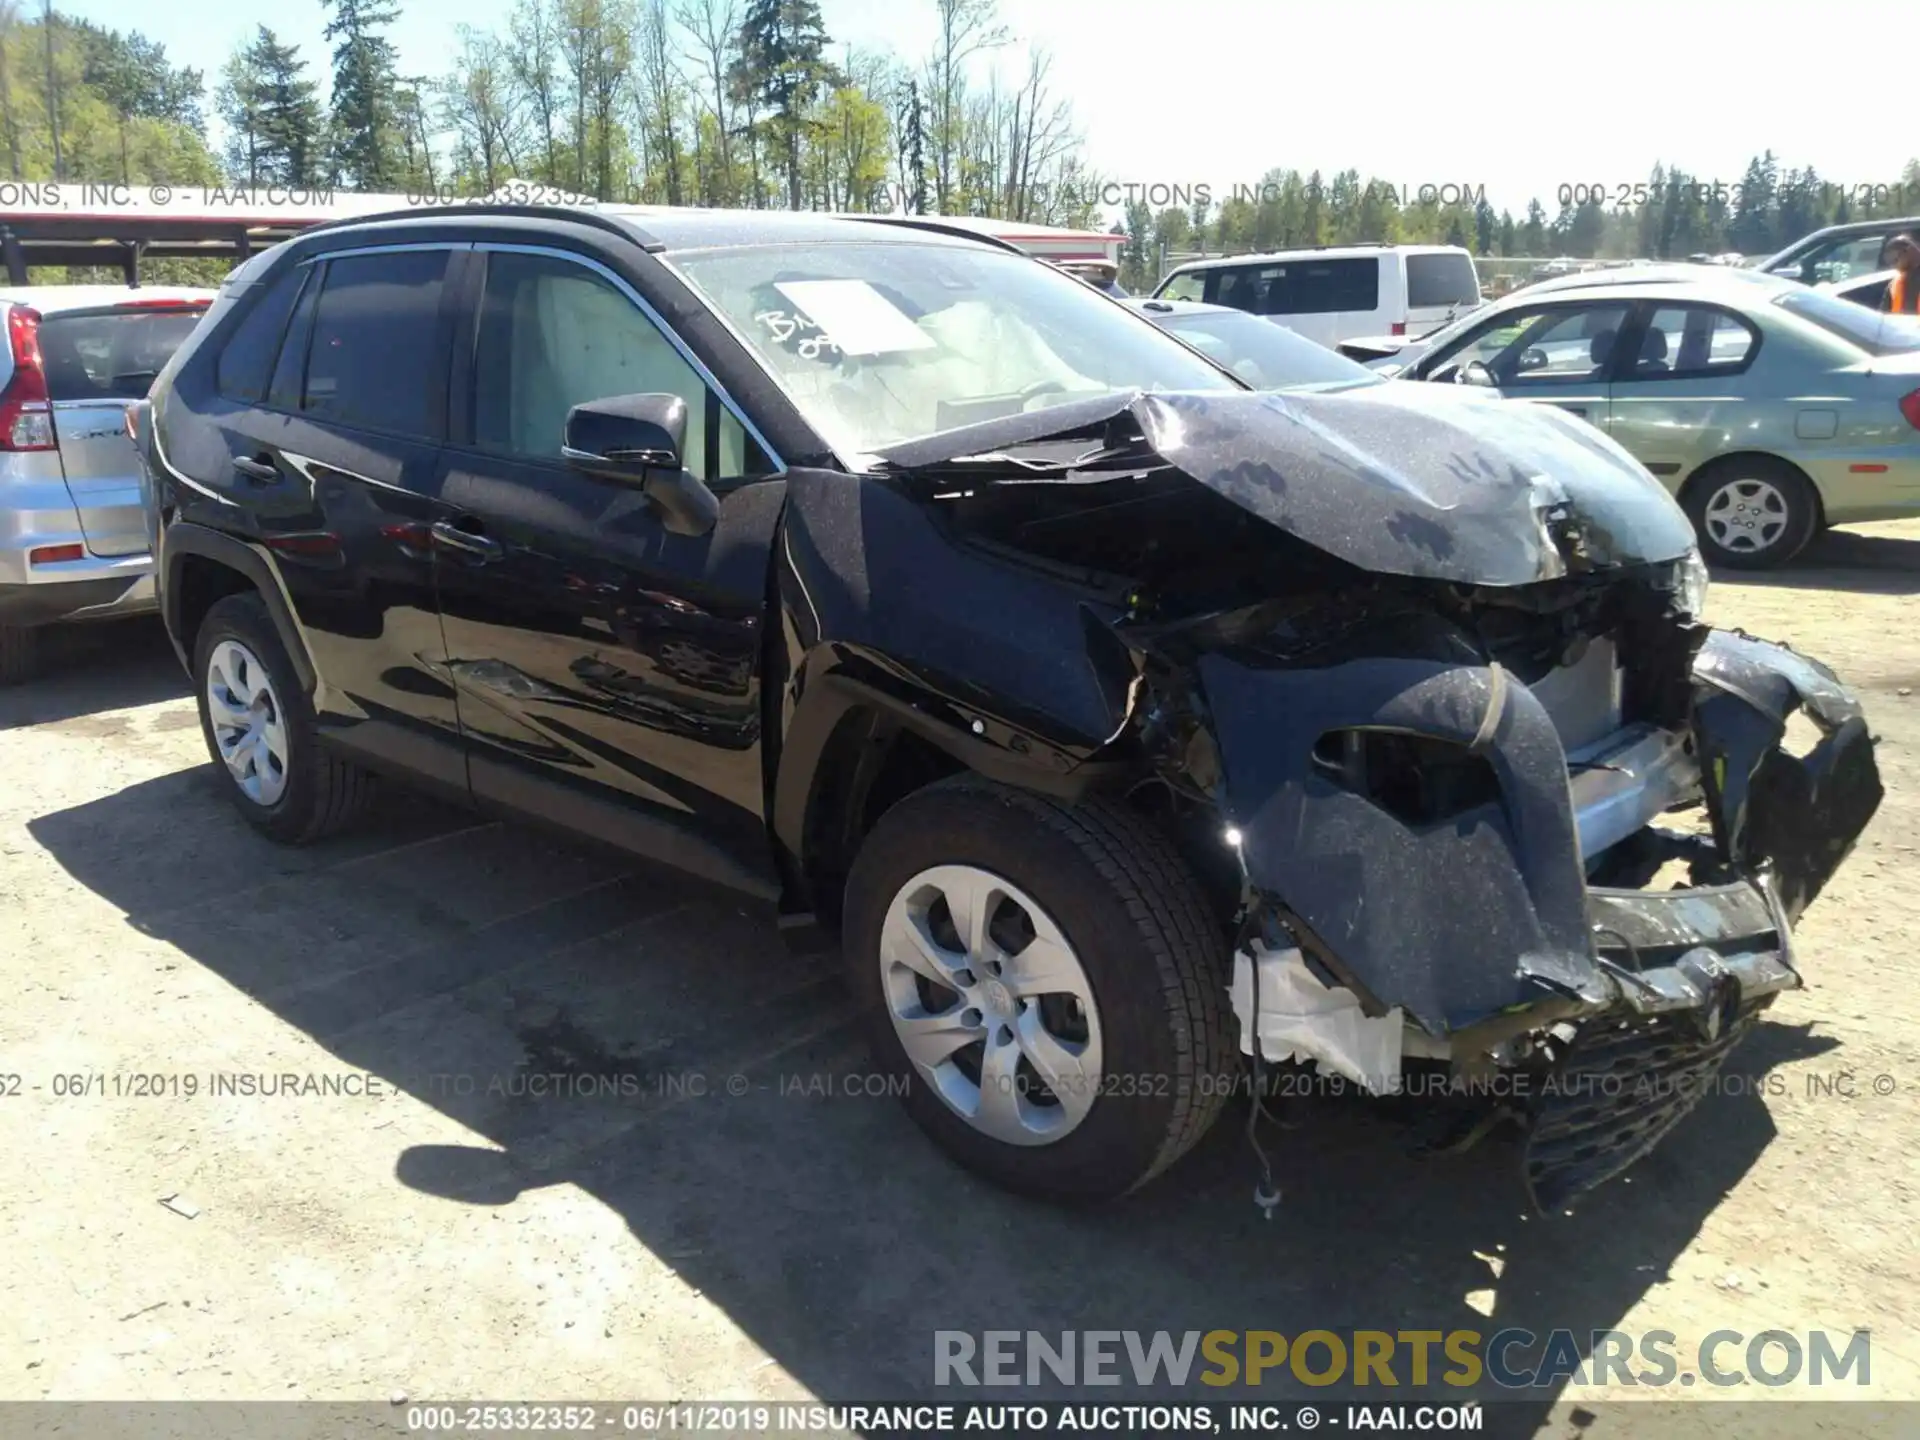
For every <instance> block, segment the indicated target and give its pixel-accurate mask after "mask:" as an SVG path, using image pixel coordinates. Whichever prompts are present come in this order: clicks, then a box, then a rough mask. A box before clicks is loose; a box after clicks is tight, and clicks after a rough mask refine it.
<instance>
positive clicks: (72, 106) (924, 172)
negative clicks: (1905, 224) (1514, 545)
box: [0, 0, 1920, 285]
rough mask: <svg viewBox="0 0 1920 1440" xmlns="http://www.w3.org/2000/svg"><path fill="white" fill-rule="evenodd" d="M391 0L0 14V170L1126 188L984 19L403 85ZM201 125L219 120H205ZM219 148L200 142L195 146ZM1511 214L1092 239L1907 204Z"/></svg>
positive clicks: (1470, 208) (481, 34)
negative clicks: (305, 22) (873, 39)
mask: <svg viewBox="0 0 1920 1440" xmlns="http://www.w3.org/2000/svg"><path fill="white" fill-rule="evenodd" d="M397 3H398V0H322V4H323V6H324V7H325V13H326V17H327V19H326V26H325V30H324V39H325V43H326V45H327V47H328V49H327V52H326V53H325V54H324V55H323V56H319V57H310V56H307V55H304V54H302V53H301V51H300V49H299V47H298V46H296V45H292V44H289V43H287V42H286V41H284V40H283V39H281V38H280V37H279V36H278V35H276V34H275V33H274V31H273V30H272V29H271V27H269V26H267V25H265V24H261V25H259V26H258V27H257V28H256V30H255V32H254V34H253V35H252V36H251V37H250V38H249V39H248V40H247V41H246V42H245V43H244V44H242V45H241V46H240V47H239V48H238V49H237V50H236V51H235V53H234V54H233V55H232V56H231V57H230V58H229V59H228V60H227V61H226V63H225V64H224V65H223V66H222V67H221V70H220V72H219V74H218V75H216V76H213V77H211V81H209V77H207V76H205V75H204V74H203V73H202V72H201V71H199V70H196V69H193V68H191V67H188V66H184V65H176V64H175V63H173V62H172V61H171V60H170V59H169V58H168V56H167V55H166V53H165V50H164V49H163V48H162V47H161V46H159V45H157V44H155V43H154V42H152V41H151V40H149V39H147V38H146V37H144V36H142V35H140V34H139V33H137V32H133V31H128V32H126V33H121V32H119V31H115V30H111V29H108V28H105V27H103V26H99V25H95V24H91V23H89V22H86V21H82V20H78V19H75V18H73V17H70V16H66V15H63V14H60V13H59V12H57V11H54V12H51V13H43V14H41V15H24V14H23V13H22V11H21V3H20V0H0V164H4V165H5V166H6V167H7V172H8V174H9V175H10V176H11V178H13V179H15V180H30V179H45V178H53V179H72V180H105V181H119V182H121V183H128V184H131V183H135V182H140V181H146V182H155V181H166V182H171V183H176V184H178V183H187V184H194V183H201V184H205V183H212V182H215V181H230V182H234V183H237V184H243V185H286V186H297V187H302V188H309V189H323V188H338V189H346V190H364V191H393V192H412V193H415V194H433V195H442V196H447V197H453V196H471V195H482V194H486V193H489V192H491V191H492V190H494V189H496V188H498V187H499V186H500V185H502V184H503V183H504V182H506V181H508V180H517V181H524V182H531V183H534V184H538V185H543V186H551V187H554V188H556V189H563V190H566V191H570V192H574V193H579V194H583V195H591V196H594V197H596V198H600V199H618V200H626V201H632V202H640V203H653V204H670V205H709V206H729V207H733V206H744V207H756V208H789V209H803V208H811V209H830V210H899V209H907V210H913V211H916V212H923V213H933V214H955V215H984V216H994V217H999V218H1004V219H1010V220H1016V221H1024V222H1033V223H1041V224H1054V225H1067V226H1074V227H1083V228H1090V227H1106V226H1108V225H1109V224H1110V221H1109V218H1108V217H1109V215H1110V213H1111V212H1112V211H1113V209H1114V208H1115V206H1114V204H1113V197H1114V195H1115V194H1116V193H1124V194H1129V195H1131V194H1132V193H1133V192H1134V191H1135V190H1147V191H1151V190H1152V189H1154V188H1157V187H1135V186H1129V185H1125V184H1118V183H1116V182H1114V180H1113V179H1112V177H1107V176H1103V175H1101V174H1100V173H1098V172H1095V171H1093V170H1091V169H1090V168H1089V167H1088V166H1087V164H1086V162H1085V160H1084V158H1083V142H1084V137H1083V135H1082V133H1081V131H1080V129H1079V127H1078V125H1077V123H1076V120H1075V117H1074V113H1073V108H1072V105H1071V103H1070V101H1069V100H1068V99H1067V97H1066V96H1064V95H1063V94H1062V93H1061V92H1060V89H1059V87H1058V85H1057V83H1056V82H1055V80H1054V77H1053V68H1052V60H1051V57H1050V56H1049V55H1048V54H1047V53H1045V52H1044V51H1042V50H1036V49H1027V48H1023V47H1018V46H1016V45H1015V44H1014V39H1013V37H1012V36H1011V35H1010V34H1009V33H1008V30H1007V28H1006V26H1005V25H1004V24H1003V23H1002V22H1001V20H1000V18H999V16H998V14H997V10H996V0H902V3H912V4H918V5H923V6H931V13H932V18H933V19H934V20H935V22H936V23H935V39H934V43H933V45H932V46H931V48H930V50H929V51H928V53H926V54H924V55H921V56H918V57H911V58H907V57H901V56H898V55H894V54H890V53H884V52H877V51H866V50H861V49H859V48H858V47H854V46H849V45H842V44H839V43H837V42H836V41H835V40H834V39H833V37H832V36H831V35H830V34H829V33H828V31H827V29H826V25H825V22H824V19H823V17H822V15H821V11H820V6H819V4H818V0H515V4H514V6H513V8H512V9H511V10H510V11H509V13H508V16H507V18H506V20H505V22H504V24H502V25H501V26H500V27H499V28H497V29H493V30H485V29H478V28H473V27H460V28H459V29H458V30H457V31H456V33H455V35H454V36H453V37H452V38H453V44H452V51H451V56H450V62H449V64H448V66H447V68H446V69H445V70H444V71H442V72H440V73H436V74H406V73H402V69H401V64H400V57H399V54H398V52H397V50H396V49H395V47H394V45H393V43H392V41H391V40H390V39H389V38H388V34H387V31H388V28H389V27H390V26H391V25H392V23H393V21H394V19H395V18H396V15H397ZM215 117H217V119H218V122H219V123H218V126H217V130H216V129H215V127H213V126H212V125H211V124H210V123H209V122H210V121H211V120H212V119H214V118H215ZM216 136H217V139H216ZM1550 198H1551V202H1552V204H1553V207H1554V208H1553V209H1551V210H1550V209H1549V202H1548V201H1544V200H1540V199H1536V200H1534V201H1532V202H1531V203H1529V204H1528V206H1527V207H1526V208H1525V210H1524V212H1523V213H1521V214H1520V215H1518V216H1516V215H1515V214H1513V213H1512V212H1511V211H1506V210H1502V211H1496V210H1495V209H1494V207H1493V206H1492V205H1491V204H1490V203H1489V202H1488V201H1487V200H1486V198H1485V196H1484V194H1483V193H1481V192H1480V191H1479V187H1474V186H1468V185H1445V186H1426V187H1418V188H1417V189H1416V190H1415V191H1414V192H1413V193H1408V191H1407V190H1406V189H1405V188H1403V187H1400V186H1396V185H1395V184H1392V183H1388V182H1385V181H1382V180H1380V179H1378V178H1373V177H1368V178H1363V177H1362V176H1361V174H1360V173H1359V172H1358V171H1356V170H1345V171H1340V172H1333V173H1331V174H1329V172H1323V171H1318V170H1313V171H1305V172H1303V171H1300V170H1294V169H1276V170H1272V171H1269V172H1268V173H1267V174H1266V175H1265V176H1264V177H1263V178H1262V180H1261V182H1260V184H1258V185H1257V186H1253V187H1249V189H1248V192H1247V193H1240V194H1230V195H1224V196H1221V197H1220V198H1218V199H1215V198H1213V197H1211V196H1205V197H1201V198H1196V199H1194V200H1192V201H1191V203H1186V204H1179V205H1172V206H1163V207H1160V208H1152V207H1150V206H1149V205H1148V204H1147V203H1146V202H1145V201H1144V200H1142V199H1133V200H1132V201H1131V203H1128V204H1126V205H1124V207H1122V208H1121V218H1120V219H1119V220H1118V221H1117V222H1113V223H1111V229H1112V230H1113V232H1114V233H1116V234H1118V235H1120V236H1122V237H1123V248H1122V255H1123V259H1124V261H1125V278H1126V279H1127V280H1128V281H1130V282H1131V283H1132V284H1134V285H1142V284H1150V283H1151V282H1152V281H1153V280H1154V279H1155V278H1157V275H1158V273H1159V271H1160V269H1161V267H1162V266H1163V265H1164V264H1165V263H1166V261H1167V259H1168V258H1169V257H1171V256H1173V255H1177V254H1190V253H1193V252H1196V251H1204V252H1206V253H1215V254H1218V253H1229V252H1244V251H1258V250H1274V249H1289V248H1295V247H1300V246H1308V245H1333V244H1343V243H1352V242H1356V241H1380V242H1388V243H1392V242H1426V243H1451V244H1457V245H1463V246H1465V247H1467V248H1468V249H1471V250H1473V251H1475V252H1476V253H1477V254H1479V255H1481V256H1486V257H1497V256H1535V257H1546V256H1553V255H1568V256H1575V257H1581V258H1589V257H1609V258H1631V257H1634V256H1646V257H1649V258H1674V257H1684V256H1686V255H1690V254H1696V253H1700V252H1707V253H1720V252H1724V251H1729V250H1737V251H1740V252H1742V253H1745V254H1749V255H1754V254H1767V253H1771V252H1772V251H1773V250H1776V249H1778V248H1781V247H1782V246H1784V245H1786V244H1788V243H1791V242H1792V241H1793V240H1795V239H1798V238H1799V237H1800V236H1802V235H1804V234H1806V233H1808V232H1809V231H1811V230H1814V229H1817V228H1819V227H1820V226H1822V225H1827V224H1834V223H1839V222H1842V221H1845V220H1848V219H1857V218H1867V217H1869V216H1872V215H1875V214H1881V213H1900V212H1901V211H1902V210H1903V209H1904V210H1905V211H1906V212H1909V213H1911V212H1913V211H1920V163H1909V164H1908V166H1907V167H1906V171H1905V173H1904V174H1903V175H1902V176H1900V177H1898V178H1897V179H1896V178H1894V177H1889V183H1888V184H1887V185H1885V186H1875V187H1854V188H1852V189H1841V188H1839V187H1835V186H1832V185H1829V184H1827V183H1826V182H1825V181H1824V180H1822V178H1821V177H1819V176H1818V175H1816V174H1815V173H1814V172H1813V171H1812V170H1811V169H1790V168H1783V166H1782V165H1781V163H1780V162H1779V161H1778V160H1777V159H1776V157H1775V156H1774V155H1773V154H1772V153H1771V152H1768V153H1766V154H1764V155H1761V156H1758V157H1755V159H1754V160H1753V161H1752V163H1751V164H1750V165H1749V166H1748V167H1747V170H1746V172H1745V173H1744V175H1743V177H1742V179H1741V181H1740V182H1739V183H1738V184H1734V185H1727V184H1723V183H1720V182H1708V181H1705V180H1702V179H1701V178H1699V177H1697V176H1694V175H1691V174H1688V173H1686V172H1684V171H1682V170H1679V169H1670V168H1667V167H1664V166H1655V167H1654V169H1653V170H1652V172H1651V174H1650V175H1649V176H1648V178H1647V180H1646V182H1644V183H1641V184H1635V185H1631V186H1627V185H1622V186H1615V187H1601V186H1593V187H1589V186H1562V187H1560V193H1559V194H1558V195H1556V196H1554V197H1550Z"/></svg>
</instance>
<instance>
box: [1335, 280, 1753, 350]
mask: <svg viewBox="0 0 1920 1440" xmlns="http://www.w3.org/2000/svg"><path fill="white" fill-rule="evenodd" d="M1692 280H1706V281H1714V282H1718V281H1721V280H1741V281H1748V282H1751V283H1753V284H1757V285H1774V284H1777V283H1778V281H1777V279H1776V277H1774V276H1770V275H1763V274H1762V273H1760V272H1759V271H1757V270H1743V269H1735V270H1729V269H1726V268H1724V267H1721V266H1718V265H1714V264H1712V263H1711V262H1698V263H1696V262H1694V261H1687V260H1636V261H1633V262H1632V263H1631V264H1627V265H1620V266H1613V267H1608V268H1607V269H1605V270H1601V269H1598V268H1595V269H1590V270H1578V271H1561V272H1559V273H1557V274H1555V275H1551V276H1548V277H1547V278H1545V279H1542V280H1536V281H1534V282H1533V283H1532V284H1530V285H1528V286H1527V287H1526V298H1528V299H1537V298H1538V297H1540V296H1543V295H1557V294H1559V293H1560V292H1561V291H1563V290H1588V289H1591V288H1592V287H1593V286H1595V285H1603V284H1604V285H1669V284H1673V283H1674V282H1676V281H1682V282H1684V281H1692ZM1519 293H1520V292H1518V291H1515V292H1514V294H1515V295H1517V294H1519ZM1499 298H1501V299H1512V298H1513V296H1511V295H1509V296H1502V297H1499ZM1452 333H1453V332H1452V331H1451V329H1448V328H1444V327H1443V328H1442V329H1441V330H1437V331H1433V332H1430V333H1429V334H1426V335H1422V336H1413V335H1360V336H1356V337H1354V338H1353V339H1351V340H1343V341H1341V342H1340V344H1339V345H1337V346H1335V347H1334V348H1335V349H1337V350H1338V351H1339V352H1340V353H1341V354H1342V355H1344V356H1346V357H1347V358H1348V359H1349V360H1358V361H1360V362H1361V363H1362V364H1366V365H1370V366H1374V367H1375V368H1378V369H1380V370H1382V371H1383V372H1385V373H1388V374H1391V373H1393V372H1394V370H1395V369H1396V368H1398V367H1401V366H1406V365H1411V364H1412V363H1413V362H1414V361H1416V360H1417V359H1419V358H1420V357H1421V356H1422V355H1425V354H1426V353H1427V352H1428V351H1430V350H1431V349H1432V348H1433V346H1434V344H1435V343H1436V342H1437V341H1438V340H1439V339H1440V338H1441V337H1442V336H1445V335H1451V334H1452ZM1382 362H1390V363H1382Z"/></svg>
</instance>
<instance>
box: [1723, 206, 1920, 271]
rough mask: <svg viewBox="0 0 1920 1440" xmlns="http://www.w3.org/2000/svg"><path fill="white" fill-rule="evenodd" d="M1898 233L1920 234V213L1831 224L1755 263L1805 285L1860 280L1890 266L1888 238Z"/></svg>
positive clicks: (1761, 267)
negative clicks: (1844, 223) (1896, 217)
mask: <svg viewBox="0 0 1920 1440" xmlns="http://www.w3.org/2000/svg"><path fill="white" fill-rule="evenodd" d="M1896 235H1913V236H1916V237H1920V215H1908V216H1906V217H1904V218H1901V219H1893V220H1860V221H1855V222H1854V223H1853V224H1850V225H1829V226H1828V227H1827V228H1826V229H1824V230H1816V231H1814V232H1813V234H1811V235H1809V236H1807V237H1806V238H1804V239H1801V240H1796V241H1794V242H1793V244H1791V245H1789V246H1787V248H1786V249H1784V250H1782V251H1780V252H1779V254H1777V255H1770V256H1768V257H1767V258H1766V259H1764V260H1757V261H1754V262H1753V264H1754V266H1755V268H1757V269H1760V270H1763V271H1765V272H1766V273H1767V274H1769V275H1779V276H1782V277H1783V278H1785V279H1788V280H1798V281H1799V282H1800V283H1801V284H1803V285H1825V284H1831V283H1833V282H1835V281H1841V280H1857V279H1860V278H1862V277H1863V276H1867V275H1871V274H1872V273H1873V272H1874V271H1876V270H1885V269H1886V268H1887V256H1886V250H1887V242H1888V241H1889V240H1891V239H1893V237H1894V236H1896Z"/></svg>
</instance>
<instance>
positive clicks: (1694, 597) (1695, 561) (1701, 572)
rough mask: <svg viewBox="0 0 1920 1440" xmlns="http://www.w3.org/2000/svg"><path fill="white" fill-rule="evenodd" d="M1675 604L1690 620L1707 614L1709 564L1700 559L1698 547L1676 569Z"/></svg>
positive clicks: (1674, 583)
mask: <svg viewBox="0 0 1920 1440" xmlns="http://www.w3.org/2000/svg"><path fill="white" fill-rule="evenodd" d="M1673 603H1674V606H1675V607H1676V608H1677V609H1678V610H1679V611H1680V613H1681V614H1682V615H1684V616H1686V617H1687V618H1688V619H1689V620H1698V619H1699V618H1700V617H1701V616H1702V615H1704V614H1706V613H1707V562H1706V561H1705V560H1703V559H1701V558H1700V547H1699V546H1698V545H1696V546H1694V547H1693V549H1691V550H1689V551H1687V554H1686V558H1685V559H1683V560H1682V561H1681V562H1680V564H1679V565H1678V566H1677V567H1675V571H1674V579H1673Z"/></svg>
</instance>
